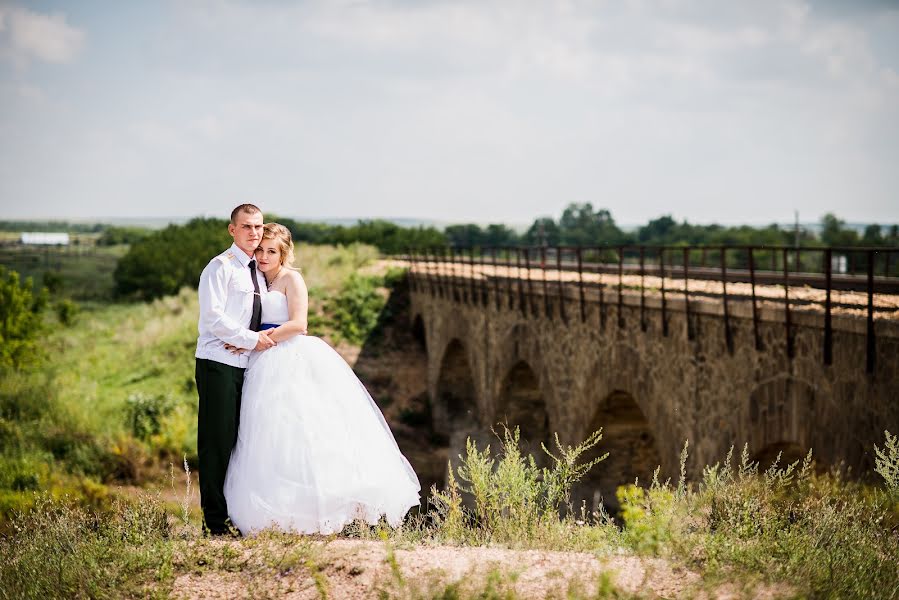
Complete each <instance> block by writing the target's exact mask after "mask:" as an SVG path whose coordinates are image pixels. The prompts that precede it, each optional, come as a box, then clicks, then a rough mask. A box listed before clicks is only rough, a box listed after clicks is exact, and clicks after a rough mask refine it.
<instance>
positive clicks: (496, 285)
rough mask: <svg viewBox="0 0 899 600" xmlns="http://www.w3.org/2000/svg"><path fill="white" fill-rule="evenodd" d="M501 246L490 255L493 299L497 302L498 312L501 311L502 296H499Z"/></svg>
mask: <svg viewBox="0 0 899 600" xmlns="http://www.w3.org/2000/svg"><path fill="white" fill-rule="evenodd" d="M498 253H499V246H494V247H493V252H492V253H491V255H490V258H491V261H490V264H491V266H492V267H493V299H494V300H495V304H496V310H497V311H498V310H499V309H500V297H499V296H500V294H499V265H498V264H497V263H498V260H497V259H498V256H497V254H498Z"/></svg>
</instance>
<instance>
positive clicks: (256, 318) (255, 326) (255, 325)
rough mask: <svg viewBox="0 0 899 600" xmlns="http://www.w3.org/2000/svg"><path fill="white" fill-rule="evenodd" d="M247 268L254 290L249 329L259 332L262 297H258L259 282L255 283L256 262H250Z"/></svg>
mask: <svg viewBox="0 0 899 600" xmlns="http://www.w3.org/2000/svg"><path fill="white" fill-rule="evenodd" d="M247 266H249V267H250V279H252V280H253V289H254V290H256V292H255V293H254V294H253V316H251V317H250V329H252V330H253V331H259V325H260V324H261V323H262V297H261V296H260V295H259V282H258V281H256V261H255V260H251V261H250V264H249V265H247Z"/></svg>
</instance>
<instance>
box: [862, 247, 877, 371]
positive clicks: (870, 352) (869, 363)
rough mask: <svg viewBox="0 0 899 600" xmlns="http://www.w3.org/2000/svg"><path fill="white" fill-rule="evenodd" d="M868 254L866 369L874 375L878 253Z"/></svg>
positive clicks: (868, 252) (871, 252) (870, 252)
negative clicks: (875, 294) (876, 266)
mask: <svg viewBox="0 0 899 600" xmlns="http://www.w3.org/2000/svg"><path fill="white" fill-rule="evenodd" d="M866 254H867V257H866V258H867V259H868V339H867V344H866V345H867V352H866V353H865V354H866V360H865V369H866V371H867V372H868V374H869V375H873V374H874V358H875V357H874V353H875V350H876V348H875V340H874V258H875V257H876V256H877V253H876V252H875V251H874V250H868V251H867V253H866Z"/></svg>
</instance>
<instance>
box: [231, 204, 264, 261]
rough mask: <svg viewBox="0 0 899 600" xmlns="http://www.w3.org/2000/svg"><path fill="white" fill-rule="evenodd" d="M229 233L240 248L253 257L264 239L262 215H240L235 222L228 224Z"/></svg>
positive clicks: (241, 213)
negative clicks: (260, 241)
mask: <svg viewBox="0 0 899 600" xmlns="http://www.w3.org/2000/svg"><path fill="white" fill-rule="evenodd" d="M228 233H230V234H231V237H233V238H234V243H235V244H236V245H237V247H238V248H240V249H241V250H243V251H244V252H246V253H247V254H248V255H252V254H253V252H254V251H255V250H256V246H258V245H259V240H261V239H262V213H258V212H257V213H245V212H240V213H238V214H237V218H236V219H235V222H234V223H229V224H228Z"/></svg>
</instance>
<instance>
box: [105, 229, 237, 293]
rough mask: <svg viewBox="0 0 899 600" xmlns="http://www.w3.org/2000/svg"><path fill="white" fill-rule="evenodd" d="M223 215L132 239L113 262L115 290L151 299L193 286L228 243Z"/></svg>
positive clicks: (229, 239)
mask: <svg viewBox="0 0 899 600" xmlns="http://www.w3.org/2000/svg"><path fill="white" fill-rule="evenodd" d="M231 241H232V240H231V237H230V236H229V235H228V221H227V220H225V219H193V220H191V221H190V222H188V223H186V224H184V225H169V226H168V227H166V228H165V229H162V230H160V231H156V232H154V233H152V234H151V235H149V236H147V237H146V238H144V239H143V240H140V241H138V242H136V243H134V244H133V245H132V246H131V248H130V249H129V250H128V253H127V254H126V255H125V256H123V257H122V258H121V260H119V263H118V265H116V270H115V273H114V274H113V278H114V279H115V285H116V293H117V294H118V295H119V296H122V297H127V298H137V299H142V300H150V299H153V298H159V297H161V296H165V295H168V294H175V293H177V292H178V290H179V289H181V288H182V287H185V286H190V287H196V286H197V283H198V282H199V280H200V273H201V272H202V271H203V268H204V267H205V266H206V264H207V263H208V262H209V260H210V259H211V258H212V257H213V256H215V255H216V254H219V253H220V252H222V251H223V250H225V249H226V248H227V247H228V246H229V245H230V244H231Z"/></svg>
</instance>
